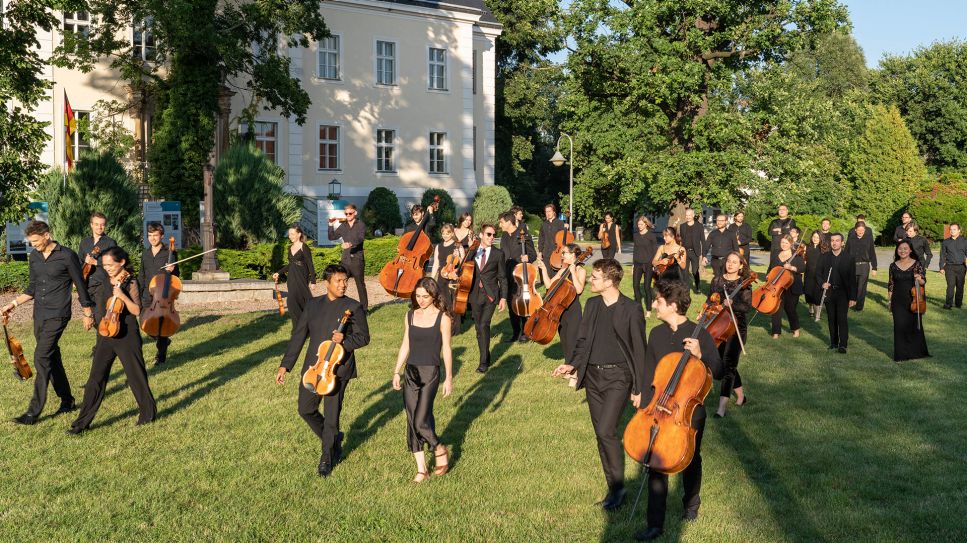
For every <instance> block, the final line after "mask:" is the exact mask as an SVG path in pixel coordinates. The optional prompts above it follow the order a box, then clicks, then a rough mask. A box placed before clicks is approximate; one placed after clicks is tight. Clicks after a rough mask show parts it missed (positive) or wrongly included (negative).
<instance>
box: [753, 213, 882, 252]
mask: <svg viewBox="0 0 967 543" xmlns="http://www.w3.org/2000/svg"><path fill="white" fill-rule="evenodd" d="M775 218H776V217H766V218H765V219H762V222H760V223H759V226H758V228H756V230H755V238H756V241H758V242H759V246H761V247H762V248H763V249H769V248H771V246H772V237H771V236H770V235H769V223H771V222H772V221H773V219H775ZM793 218H794V219H796V226H797V227H798V228H799V230H800V231H801V232H802V237H803V238H808V237H809V235H810V234H812V232H813V230H820V227H819V225H820V223H821V222H823V218H824V217H821V216H819V215H796V216H794V217H793ZM828 218H829V220H830V223H831V225H830V227H829V230H830V231H831V232H839V233H840V234H843V235H844V236H846V235H847V234H848V233H849V231H850V230H851V229H852V228H853V225H854V224H856V221H855V220H854V219H840V218H836V217H828ZM873 230H874V231H876V228H875V227H873Z"/></svg>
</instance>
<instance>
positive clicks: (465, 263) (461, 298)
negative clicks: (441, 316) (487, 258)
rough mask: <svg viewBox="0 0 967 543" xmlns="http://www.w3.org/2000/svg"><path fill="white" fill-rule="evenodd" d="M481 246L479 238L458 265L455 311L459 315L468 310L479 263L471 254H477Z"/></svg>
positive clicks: (454, 294)
mask: <svg viewBox="0 0 967 543" xmlns="http://www.w3.org/2000/svg"><path fill="white" fill-rule="evenodd" d="M479 248H480V238H477V239H475V240H473V243H472V244H471V245H470V247H469V248H468V249H467V250H466V252H465V253H464V255H463V260H462V262H461V263H460V266H459V267H458V269H459V270H460V273H459V274H458V275H457V288H456V290H455V291H454V293H453V312H454V313H455V314H457V315H463V314H464V313H466V312H467V302H468V301H469V300H470V289H472V288H473V276H474V273H476V267H477V263H476V262H474V260H473V258H472V257H471V256H470V255H475V254H477V249H479Z"/></svg>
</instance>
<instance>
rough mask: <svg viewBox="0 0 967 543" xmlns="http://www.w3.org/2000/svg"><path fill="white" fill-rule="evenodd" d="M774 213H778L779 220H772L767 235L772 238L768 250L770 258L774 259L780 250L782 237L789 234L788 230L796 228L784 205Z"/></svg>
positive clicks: (794, 221)
mask: <svg viewBox="0 0 967 543" xmlns="http://www.w3.org/2000/svg"><path fill="white" fill-rule="evenodd" d="M776 211H777V212H778V213H779V218H778V219H773V221H772V222H771V223H769V235H770V236H771V237H772V245H771V248H770V253H771V256H772V258H775V256H776V255H777V254H779V251H780V250H781V248H780V247H779V240H780V239H782V236H785V235H787V234H789V230H791V229H793V228H794V227H795V226H796V219H793V218H792V217H790V216H789V208H788V207H787V206H786V204H781V205H780V206H779V208H778V209H777V210H776Z"/></svg>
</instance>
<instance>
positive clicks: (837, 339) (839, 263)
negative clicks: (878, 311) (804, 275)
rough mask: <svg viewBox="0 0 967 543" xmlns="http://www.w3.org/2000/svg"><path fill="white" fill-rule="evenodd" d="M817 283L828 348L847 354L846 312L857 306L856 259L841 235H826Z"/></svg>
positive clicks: (847, 326)
mask: <svg viewBox="0 0 967 543" xmlns="http://www.w3.org/2000/svg"><path fill="white" fill-rule="evenodd" d="M816 281H818V282H819V287H820V289H821V290H822V293H823V296H822V299H823V300H824V305H825V306H826V319H827V321H828V323H829V348H830V349H836V350H837V351H839V353H840V354H846V348H847V347H848V345H849V321H848V320H847V312H848V310H849V308H850V307H853V306H854V305H856V259H854V258H853V256H852V255H850V254H849V253H847V252H846V251H845V250H844V249H843V234H841V233H839V232H834V233H832V234H831V235H830V236H829V252H828V253H824V254H823V255H822V257H820V259H819V270H818V273H817V274H816Z"/></svg>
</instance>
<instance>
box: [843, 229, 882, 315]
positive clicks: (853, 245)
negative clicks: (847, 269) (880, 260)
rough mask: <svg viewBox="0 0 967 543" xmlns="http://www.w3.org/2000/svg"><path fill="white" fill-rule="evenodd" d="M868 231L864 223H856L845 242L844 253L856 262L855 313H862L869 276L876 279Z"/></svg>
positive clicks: (873, 251) (872, 250)
mask: <svg viewBox="0 0 967 543" xmlns="http://www.w3.org/2000/svg"><path fill="white" fill-rule="evenodd" d="M868 230H869V229H868V228H867V227H866V223H865V222H861V221H857V222H856V225H855V226H854V227H853V231H852V232H850V238H849V240H848V241H847V242H846V252H847V253H849V254H850V256H852V257H853V259H854V260H855V261H856V305H855V306H853V309H854V310H856V311H863V303H864V302H865V301H866V284H867V282H869V280H870V275H872V276H873V277H876V249H875V248H874V247H873V234H871V233H869V232H868ZM871 268H872V271H871Z"/></svg>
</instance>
